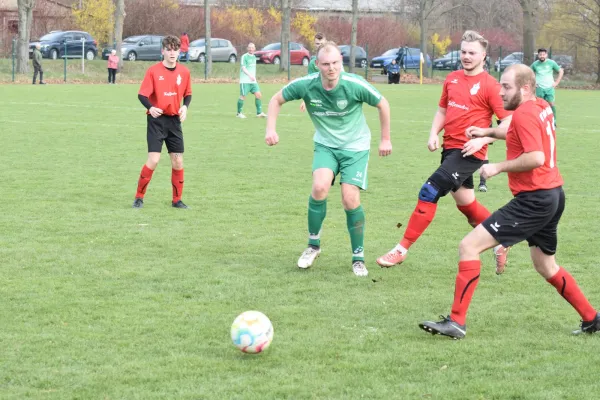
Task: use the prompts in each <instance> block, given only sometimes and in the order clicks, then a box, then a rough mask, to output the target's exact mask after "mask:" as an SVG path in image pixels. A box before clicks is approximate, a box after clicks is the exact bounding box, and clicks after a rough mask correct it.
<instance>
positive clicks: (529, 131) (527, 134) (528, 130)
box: [513, 113, 544, 153]
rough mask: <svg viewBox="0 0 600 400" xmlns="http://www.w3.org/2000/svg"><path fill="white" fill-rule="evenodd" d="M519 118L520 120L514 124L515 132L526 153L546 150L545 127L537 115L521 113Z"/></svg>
mask: <svg viewBox="0 0 600 400" xmlns="http://www.w3.org/2000/svg"><path fill="white" fill-rule="evenodd" d="M513 118H514V116H513ZM517 118H518V122H515V124H514V126H515V132H516V134H517V136H518V137H519V140H520V141H521V146H523V151H524V152H525V153H530V152H532V151H541V152H544V143H543V140H542V135H543V132H544V127H543V126H542V123H541V122H540V121H539V119H538V118H537V117H536V115H535V114H533V113H519V115H518V116H517Z"/></svg>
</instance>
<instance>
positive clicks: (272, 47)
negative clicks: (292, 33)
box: [262, 43, 281, 50]
mask: <svg viewBox="0 0 600 400" xmlns="http://www.w3.org/2000/svg"><path fill="white" fill-rule="evenodd" d="M262 49H263V50H281V43H271V44H268V45H266V46H265V47H263V48H262Z"/></svg>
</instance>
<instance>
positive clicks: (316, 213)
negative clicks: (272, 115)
mask: <svg viewBox="0 0 600 400" xmlns="http://www.w3.org/2000/svg"><path fill="white" fill-rule="evenodd" d="M257 101H260V100H257ZM326 214H327V199H325V200H315V199H313V198H312V196H310V197H309V198H308V245H309V246H314V247H321V228H322V226H323V220H324V219H325V215H326Z"/></svg>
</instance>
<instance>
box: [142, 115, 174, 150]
mask: <svg viewBox="0 0 600 400" xmlns="http://www.w3.org/2000/svg"><path fill="white" fill-rule="evenodd" d="M147 140H148V153H160V152H161V151H162V145H163V142H165V143H166V145H167V150H168V151H169V153H183V132H182V131H181V121H180V120H179V116H178V115H175V116H169V115H161V116H160V117H158V118H153V117H152V115H150V114H148V133H147Z"/></svg>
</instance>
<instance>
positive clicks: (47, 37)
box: [40, 32, 62, 41]
mask: <svg viewBox="0 0 600 400" xmlns="http://www.w3.org/2000/svg"><path fill="white" fill-rule="evenodd" d="M60 35H62V32H55V33H48V34H46V35H44V36H42V38H41V39H40V41H42V40H45V41H53V40H56V39H58V38H59V37H60Z"/></svg>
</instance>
